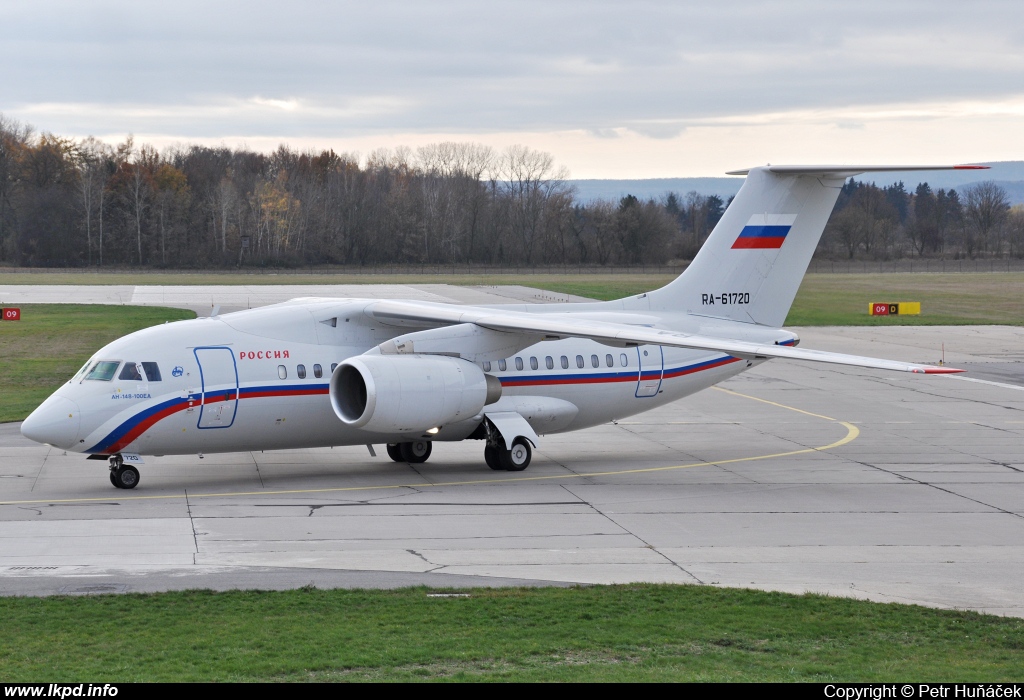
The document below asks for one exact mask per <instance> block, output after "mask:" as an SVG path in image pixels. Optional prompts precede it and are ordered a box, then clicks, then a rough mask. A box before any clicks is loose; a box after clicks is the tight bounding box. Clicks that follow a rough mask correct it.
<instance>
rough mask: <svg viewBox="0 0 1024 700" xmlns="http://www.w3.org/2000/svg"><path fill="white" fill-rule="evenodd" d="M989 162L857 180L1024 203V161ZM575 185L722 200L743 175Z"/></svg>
mask: <svg viewBox="0 0 1024 700" xmlns="http://www.w3.org/2000/svg"><path fill="white" fill-rule="evenodd" d="M979 165H988V166H990V167H991V169H990V170H948V171H947V170H942V171H938V172H914V171H908V172H896V173H872V174H870V175H862V176H860V177H858V178H856V179H857V180H862V181H864V182H874V183H875V184H877V185H878V186H879V187H884V186H885V185H891V184H893V183H896V182H899V181H901V180H902V181H903V184H904V185H905V186H906V187H907V189H908V190H910V191H913V190H914V188H915V187H917V185H918V183H920V182H927V183H928V184H929V185H931V187H932V189H933V190H937V189H945V190H948V189H957V188H960V187H964V186H966V185H970V184H973V183H975V182H983V181H985V180H993V181H995V182H996V184H998V185H1000V186H1002V187H1003V189H1005V190H1006V194H1007V196H1008V198H1009V200H1010V203H1011V204H1024V161H1020V160H1010V161H1001V162H996V163H979ZM570 183H571V184H572V185H574V186H575V187H576V192H577V196H578V197H579V199H580V200H581V201H583V202H591V201H594V200H598V199H607V200H610V201H615V202H617V201H618V200H620V199H621V198H622V197H625V196H626V195H627V194H631V195H633V196H635V197H639V198H640V199H652V198H653V199H658V198H660V197H663V196H664V195H665V194H667V193H668V192H676V193H679V194H686V193H687V192H693V191H696V192H699V193H700V194H704V195H711V194H717V195H718V196H719V197H721V198H722V199H725V200H728V199H729V197H731V196H733V195H734V194H736V193H737V192H739V189H740V185H741V184H743V178H742V177H666V178H652V179H648V180H570Z"/></svg>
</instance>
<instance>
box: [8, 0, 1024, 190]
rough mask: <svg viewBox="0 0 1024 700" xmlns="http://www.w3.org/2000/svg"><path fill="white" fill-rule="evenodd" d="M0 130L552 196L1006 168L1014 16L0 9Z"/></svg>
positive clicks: (503, 7)
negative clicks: (378, 157) (455, 162)
mask: <svg viewBox="0 0 1024 700" xmlns="http://www.w3.org/2000/svg"><path fill="white" fill-rule="evenodd" d="M0 66H2V70H0V113H2V114H3V115H4V116H6V117H10V118H14V119H18V120H21V121H25V122H28V123H31V124H32V125H34V126H35V127H36V128H37V129H39V130H43V131H53V132H55V133H58V134H62V135H69V136H75V137H84V136H87V135H94V136H97V137H100V138H103V139H104V140H109V141H115V140H118V139H120V138H123V136H124V135H125V134H127V133H129V132H131V133H134V134H135V136H136V139H137V141H144V142H149V143H153V144H155V145H157V146H166V145H169V144H171V143H174V142H202V143H208V144H220V143H224V144H227V145H232V146H233V145H239V144H246V145H248V146H249V147H252V148H259V149H267V150H269V149H272V148H275V147H276V146H277V144H279V143H282V142H285V143H289V144H291V145H292V146H294V147H297V148H325V147H331V148H334V149H335V150H337V151H347V152H353V151H355V152H360V153H363V154H365V153H367V152H369V151H370V150H372V149H374V148H376V147H381V146H386V147H393V146H396V145H399V144H406V145H410V146H413V147H415V146H417V145H421V144H424V143H429V142H434V141H441V140H472V141H478V142H483V143H487V144H491V145H493V146H496V147H502V146H505V145H508V144H513V143H522V144H526V145H528V146H531V147H533V148H538V149H542V150H546V151H549V152H551V153H552V154H553V155H554V156H555V158H556V161H557V162H558V163H559V164H560V165H564V166H567V167H568V168H569V170H570V172H571V174H572V176H573V177H578V178H589V177H608V178H631V177H675V176H694V175H719V174H721V173H722V172H723V171H725V170H728V169H735V168H741V167H747V166H751V165H755V164H760V163H764V162H774V163H781V162H865V161H871V162H884V163H891V162H922V163H941V162H947V161H953V162H965V161H990V160H1019V159H1024V3H1022V2H1020V0H1015V1H1012V2H1010V1H1008V2H977V1H972V2H965V1H963V0H959V1H957V2H942V1H934V0H933V1H932V2H899V1H898V0H897V1H894V0H887V1H884V2H873V1H870V0H858V1H857V2H849V1H846V2H842V3H840V2H824V1H823V0H816V1H815V2H727V1H725V0H718V1H716V2H679V1H678V0H676V1H674V2H637V1H633V2H628V3H626V2H600V1H596V0H587V1H586V2H583V1H581V0H580V1H578V0H567V1H565V2H556V1H554V0H545V1H544V2H531V1H528V0H516V1H515V2H498V1H496V0H488V1H487V2H438V1H435V2H422V1H421V2H388V1H381V0H376V1H375V2H360V3H348V2H336V3H332V2H327V1H326V0H320V1H319V2H296V1H294V0H293V1H292V2H280V1H278V2H262V1H258V0H249V1H247V2H217V1H216V0H206V1H205V2H193V1H192V0H176V1H175V2H161V3H147V2H144V1H141V0H133V1H130V2H120V1H116V2H103V1H98V0H90V1H89V2H81V0H77V1H74V2H55V1H50V0H32V1H31V2H24V1H22V0H0Z"/></svg>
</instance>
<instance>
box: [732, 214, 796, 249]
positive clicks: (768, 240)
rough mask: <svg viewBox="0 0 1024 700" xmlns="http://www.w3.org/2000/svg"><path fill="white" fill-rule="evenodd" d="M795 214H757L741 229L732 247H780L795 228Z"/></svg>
mask: <svg viewBox="0 0 1024 700" xmlns="http://www.w3.org/2000/svg"><path fill="white" fill-rule="evenodd" d="M794 221H796V216H795V215H793V214H755V215H754V216H752V217H750V221H748V222H747V225H746V226H744V227H743V230H742V231H740V235H739V236H737V237H736V240H735V241H734V242H733V244H732V247H733V248H734V249H736V248H740V249H743V248H746V249H750V248H769V249H776V250H777V249H779V248H781V247H782V244H783V243H784V242H785V241H786V236H787V235H789V230H790V229H791V228H793V222H794Z"/></svg>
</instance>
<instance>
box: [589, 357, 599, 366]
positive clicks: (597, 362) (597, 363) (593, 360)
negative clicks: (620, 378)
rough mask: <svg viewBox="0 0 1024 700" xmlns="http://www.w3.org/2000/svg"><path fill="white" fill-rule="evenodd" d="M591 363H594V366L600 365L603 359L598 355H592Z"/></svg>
mask: <svg viewBox="0 0 1024 700" xmlns="http://www.w3.org/2000/svg"><path fill="white" fill-rule="evenodd" d="M590 364H591V365H593V366H594V367H600V366H601V360H599V359H598V357H597V355H591V356H590Z"/></svg>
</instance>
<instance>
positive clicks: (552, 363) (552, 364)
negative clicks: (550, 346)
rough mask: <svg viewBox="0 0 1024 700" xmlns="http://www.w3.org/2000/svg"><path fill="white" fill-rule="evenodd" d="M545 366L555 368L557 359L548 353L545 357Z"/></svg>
mask: <svg viewBox="0 0 1024 700" xmlns="http://www.w3.org/2000/svg"><path fill="white" fill-rule="evenodd" d="M544 366H545V367H547V368H548V369H554V368H555V361H554V360H552V359H551V355H548V356H547V357H545V358H544Z"/></svg>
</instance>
